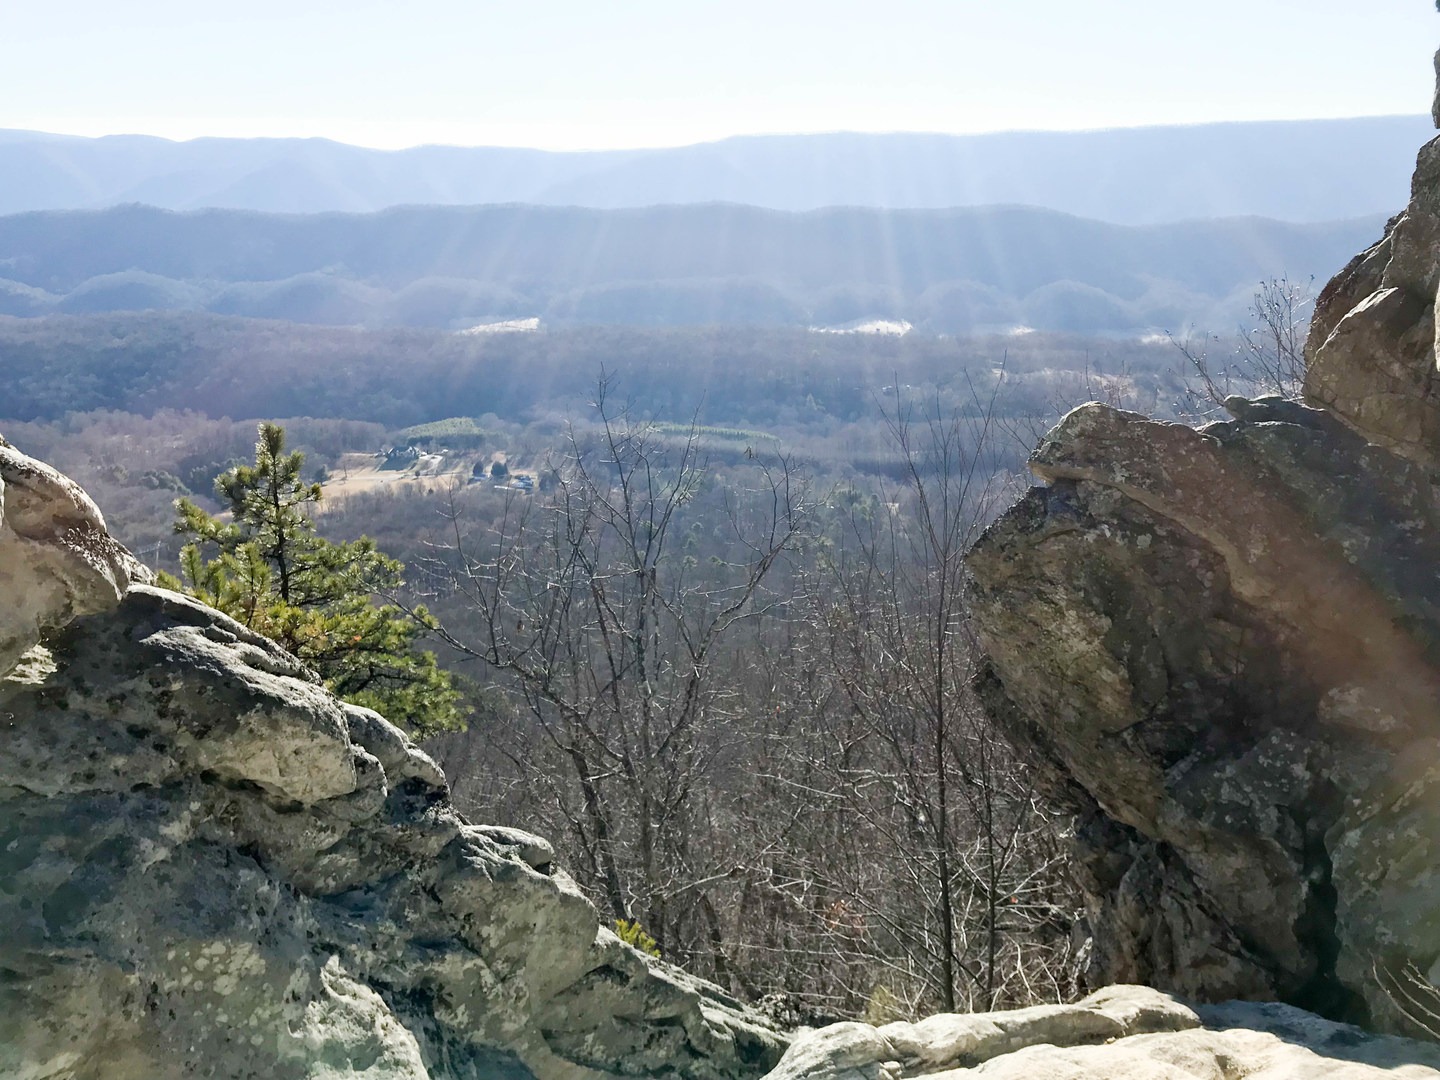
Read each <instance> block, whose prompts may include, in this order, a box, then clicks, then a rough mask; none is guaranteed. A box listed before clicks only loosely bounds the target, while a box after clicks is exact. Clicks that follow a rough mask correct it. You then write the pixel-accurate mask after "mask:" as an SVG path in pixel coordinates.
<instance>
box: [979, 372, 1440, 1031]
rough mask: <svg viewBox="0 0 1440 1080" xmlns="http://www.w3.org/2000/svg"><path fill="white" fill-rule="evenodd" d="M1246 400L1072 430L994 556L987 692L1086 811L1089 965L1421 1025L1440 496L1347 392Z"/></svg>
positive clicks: (1005, 721)
mask: <svg viewBox="0 0 1440 1080" xmlns="http://www.w3.org/2000/svg"><path fill="white" fill-rule="evenodd" d="M1228 405H1229V408H1230V409H1231V411H1232V413H1233V414H1234V415H1235V417H1236V419H1234V420H1233V421H1228V422H1224V423H1216V424H1211V425H1208V426H1206V427H1204V428H1201V429H1199V430H1195V429H1192V428H1188V427H1185V426H1182V425H1177V424H1167V423H1159V422H1155V421H1151V420H1147V419H1146V418H1145V417H1142V416H1138V415H1136V414H1133V413H1125V412H1120V411H1118V410H1115V409H1112V408H1109V407H1108V406H1104V405H1100V404H1091V405H1086V406H1083V407H1081V408H1080V409H1077V410H1075V411H1074V412H1072V413H1071V414H1070V415H1069V416H1067V417H1066V418H1065V419H1064V420H1063V421H1062V422H1061V423H1060V425H1059V426H1058V427H1057V428H1056V429H1055V430H1054V431H1052V432H1051V433H1050V434H1049V435H1048V436H1047V437H1046V439H1045V441H1044V442H1043V443H1042V445H1041V446H1040V448H1039V449H1038V450H1037V451H1036V453H1035V455H1034V457H1033V459H1032V467H1033V469H1034V471H1035V472H1036V473H1037V474H1038V475H1039V476H1040V478H1041V479H1043V480H1044V481H1046V486H1044V487H1038V488H1034V489H1032V490H1031V492H1030V493H1029V494H1028V495H1027V496H1025V498H1023V499H1022V500H1021V501H1020V503H1019V504H1017V505H1016V506H1015V507H1014V508H1012V509H1011V510H1010V511H1009V512H1008V513H1007V514H1006V515H1004V516H1003V517H1002V518H1001V519H1000V520H999V521H998V522H997V523H996V524H995V525H994V526H992V527H991V529H990V530H989V531H988V532H987V533H986V534H985V535H984V536H983V537H982V538H981V540H980V542H979V543H978V544H977V545H976V547H975V549H974V551H973V552H972V554H971V558H970V567H971V571H972V573H973V578H974V592H973V603H974V619H975V625H976V627H977V631H978V633H979V637H980V640H981V643H982V645H983V647H984V649H985V651H986V653H987V654H988V657H989V667H988V671H987V674H986V675H985V677H984V678H983V679H982V680H981V692H982V695H983V696H984V698H985V700H986V702H987V704H988V707H989V710H990V711H991V713H992V714H993V715H994V717H995V718H996V720H997V721H998V722H999V723H1000V724H1001V726H1002V728H1004V729H1005V730H1006V731H1007V733H1008V734H1009V735H1010V737H1011V738H1012V739H1014V740H1015V741H1016V742H1017V743H1018V744H1020V745H1021V746H1022V747H1023V748H1024V749H1025V751H1026V752H1027V754H1028V755H1029V756H1030V757H1031V759H1032V760H1034V761H1035V762H1036V763H1037V766H1038V768H1039V769H1040V771H1041V773H1042V775H1043V776H1044V778H1045V780H1046V782H1047V784H1048V786H1049V788H1050V790H1051V792H1052V794H1053V795H1054V796H1055V797H1056V798H1057V799H1058V800H1060V801H1061V802H1063V803H1065V804H1067V805H1069V806H1070V807H1071V808H1073V809H1074V811H1075V813H1076V815H1077V822H1078V824H1077V829H1076V832H1075V837H1074V845H1075V849H1076V853H1077V856H1078V859H1077V867H1078V871H1079V877H1080V882H1081V885H1082V887H1083V889H1084V891H1085V892H1086V894H1087V896H1088V901H1089V907H1090V919H1091V925H1092V928H1093V931H1094V947H1093V952H1092V954H1091V964H1092V972H1091V977H1092V979H1093V980H1096V981H1097V983H1104V982H1112V981H1126V982H1143V983H1148V984H1151V985H1155V986H1159V987H1162V988H1165V989H1169V990H1173V991H1176V992H1179V993H1182V994H1185V995H1188V996H1192V997H1195V998H1198V999H1201V1000H1209V1001H1217V1000H1223V999H1226V998H1230V997H1244V998H1259V999H1267V998H1268V999H1278V1000H1281V1001H1287V1002H1291V1003H1294V1004H1297V1005H1301V1006H1304V1007H1307V1008H1310V1009H1314V1010H1318V1011H1319V1012H1322V1013H1324V1014H1326V1015H1329V1016H1332V1017H1335V1018H1339V1019H1349V1020H1355V1021H1361V1022H1365V1023H1373V1024H1379V1025H1381V1026H1384V1027H1388V1028H1391V1029H1397V1030H1405V1029H1407V1027H1408V1025H1409V1021H1408V1020H1407V1019H1406V1015H1405V1014H1406V1012H1407V1011H1413V1010H1415V1009H1417V1008H1418V1009H1420V1010H1422V1011H1423V1010H1426V1009H1430V1010H1434V1009H1436V1007H1437V1006H1440V994H1437V993H1436V992H1435V991H1434V990H1433V989H1432V988H1431V987H1430V982H1431V981H1433V980H1434V979H1435V977H1436V975H1437V973H1440V966H1437V964H1440V891H1437V889H1436V878H1435V873H1436V871H1435V869H1434V868H1435V867H1436V866H1437V865H1440V741H1437V739H1436V733H1437V715H1436V708H1437V706H1436V703H1437V702H1440V575H1437V574H1436V572H1435V567H1437V566H1440V506H1437V504H1436V500H1435V494H1434V488H1433V487H1432V485H1431V483H1430V477H1429V474H1428V471H1427V470H1426V469H1425V468H1423V467H1421V466H1419V465H1416V464H1414V463H1412V462H1410V461H1408V460H1406V459H1404V458H1401V457H1399V456H1397V455H1395V454H1392V453H1391V452H1389V451H1387V450H1384V449H1381V448H1379V447H1377V446H1374V445H1372V444H1369V443H1366V442H1365V441H1364V440H1363V439H1362V438H1360V437H1359V436H1357V435H1356V434H1354V433H1353V432H1352V431H1350V430H1349V429H1348V428H1347V427H1346V426H1345V425H1343V424H1341V423H1339V422H1337V421H1336V420H1335V419H1334V418H1333V417H1331V416H1330V415H1329V414H1326V413H1323V412H1319V411H1317V410H1314V409H1308V408H1305V407H1304V406H1300V405H1297V404H1294V403H1291V402H1285V401H1280V400H1278V399H1268V400H1264V399H1262V400H1260V401H1254V402H1250V401H1243V400H1238V399H1236V400H1232V401H1230V402H1229V403H1228ZM1412 998H1414V999H1415V1000H1413V1001H1412V1000H1411V999H1412Z"/></svg>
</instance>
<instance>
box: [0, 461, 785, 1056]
mask: <svg viewBox="0 0 1440 1080" xmlns="http://www.w3.org/2000/svg"><path fill="white" fill-rule="evenodd" d="M0 478H3V498H4V502H3V508H4V525H3V528H0V661H3V664H0V928H3V929H0V1075H3V1076H5V1077H7V1078H40V1077H44V1078H56V1080H59V1078H90V1077H102V1076H103V1077H105V1078H106V1080H131V1078H133V1080H142V1078H143V1080H164V1078H168V1077H174V1078H177V1080H178V1078H180V1077H201V1076H216V1077H225V1078H227V1080H242V1078H252V1077H253V1078H256V1080H259V1078H265V1080H272V1078H287V1077H315V1078H320V1077H340V1076H345V1077H359V1076H365V1077H372V1078H377V1080H378V1078H382V1077H383V1078H387V1080H389V1078H400V1077H404V1078H414V1080H420V1078H427V1077H429V1078H438V1077H447V1078H465V1077H469V1078H475V1080H480V1078H484V1080H504V1078H516V1080H522V1078H530V1077H538V1078H541V1080H547V1078H556V1080H561V1078H563V1080H584V1078H599V1077H609V1076H632V1075H643V1076H653V1077H675V1078H682V1077H683V1078H690V1077H693V1078H696V1080H722V1078H736V1080H738V1078H742V1077H746V1076H758V1075H759V1074H760V1073H762V1072H764V1071H765V1070H766V1069H768V1068H769V1067H770V1066H772V1065H773V1064H774V1063H775V1061H776V1060H777V1059H778V1058H779V1055H780V1052H781V1051H782V1050H783V1040H782V1039H781V1037H780V1036H779V1035H777V1033H776V1032H775V1031H773V1030H771V1029H770V1028H769V1027H767V1026H766V1025H765V1024H764V1023H763V1022H762V1021H760V1020H759V1019H758V1018H757V1017H755V1016H754V1015H752V1014H749V1013H747V1012H746V1011H745V1010H743V1009H741V1008H740V1007H739V1006H738V1004H737V1003H736V1002H734V1001H731V1000H729V999H728V998H726V997H725V995H724V994H723V993H721V992H720V991H719V990H718V989H717V988H715V987H712V986H709V985H707V984H703V983H700V982H698V981H696V980H693V979H690V978H689V977H687V976H686V975H684V974H683V973H682V972H679V971H677V970H675V969H673V968H670V967H667V966H666V965H663V964H660V963H658V962H654V961H651V960H650V959H649V958H648V957H645V956H643V955H641V954H640V953H638V952H636V951H635V950H634V949H632V948H630V947H629V946H627V945H625V944H623V943H622V942H621V941H620V940H619V939H618V938H617V937H615V935H614V934H612V933H610V932H609V931H607V930H605V929H602V928H601V927H600V925H599V923H598V921H597V917H596V913H595V911H594V909H593V908H592V907H591V906H590V904H589V903H588V902H587V901H586V900H585V899H584V897H582V896H581V894H580V893H579V892H578V891H577V890H576V888H575V887H574V885H573V883H571V882H570V881H569V879H568V878H566V876H565V875H564V874H563V873H562V872H560V871H559V870H557V869H556V868H555V867H553V866H552V865H551V852H550V848H549V845H548V844H546V843H545V841H543V840H541V839H540V838H538V837H534V836H530V835H528V834H526V833H522V832H518V831H515V830H510V829H499V828H485V827H477V826H474V825H471V824H469V823H468V822H466V821H465V819H464V818H463V817H461V816H460V815H459V814H458V813H457V812H456V811H455V809H454V808H453V807H452V806H451V805H450V802H449V800H448V789H447V786H446V782H445V777H444V776H443V775H442V774H441V772H440V770H439V769H438V768H437V767H436V765H435V764H434V762H432V761H431V760H430V759H429V758H428V757H426V756H425V754H424V753H422V752H421V751H420V750H418V749H417V748H416V747H415V746H414V745H412V744H411V743H410V742H409V741H408V740H407V739H406V737H405V736H404V735H403V734H402V733H401V732H400V731H399V730H398V729H396V728H395V727H393V726H391V725H390V724H389V723H387V722H386V721H385V720H384V719H382V718H381V717H379V716H378V715H376V714H375V713H372V712H369V711H367V710H364V709H358V708H355V707H352V706H348V705H345V704H343V703H341V702H339V701H338V700H336V699H335V698H334V697H333V696H332V695H331V694H330V693H328V692H327V691H326V690H325V689H324V688H323V687H321V686H320V685H319V684H318V683H317V682H315V681H314V679H313V678H312V677H311V674H310V673H309V672H308V671H307V670H305V669H304V668H303V667H302V666H301V665H300V664H299V663H298V662H297V661H296V660H295V659H294V658H293V657H291V656H290V655H289V654H287V653H285V652H283V651H282V650H280V649H279V648H278V647H276V646H275V645H273V644H272V643H270V642H269V641H267V640H266V639H264V638H261V637H258V636H256V635H255V634H253V633H251V632H250V631H248V630H246V629H245V628H244V627H243V626H241V625H239V624H238V623H235V622H233V621H232V620H230V619H228V618H226V617H225V616H223V615H220V614H218V613H217V612H215V611H213V610H210V609H208V608H206V607H204V606H202V605H200V604H197V603H195V602H193V601H190V600H187V599H185V598H183V597H181V596H178V595H176V594H174V593H170V592H166V591H163V590H159V589H154V588H151V587H148V586H147V585H144V584H136V583H134V582H136V581H137V580H138V579H140V578H141V577H143V573H142V571H140V569H139V568H138V567H137V566H136V564H134V562H133V560H131V559H130V558H129V556H128V555H126V554H125V553H124V551H123V549H121V548H120V547H119V545H117V544H115V543H114V541H112V540H110V539H109V537H108V536H107V535H106V534H105V532H104V528H103V522H102V520H101V518H100V516H99V514H98V512H96V511H95V508H94V506H93V504H91V503H90V501H89V500H88V499H86V498H85V497H84V495H83V493H81V492H79V490H78V489H77V488H75V486H74V485H73V484H70V483H69V482H68V481H66V480H64V478H63V477H59V476H58V475H57V474H55V473H53V472H52V471H50V470H48V469H47V468H45V467H44V466H41V465H39V464H38V463H36V462H33V461H30V460H29V459H27V458H24V457H23V456H21V455H19V454H18V453H16V452H15V451H14V450H11V449H9V448H3V449H0ZM42 635H43V637H42ZM37 638H38V639H40V642H41V643H40V644H38V645H37V644H36V641H37ZM22 650H25V651H24V654H23V656H21V655H19V654H20V652H21V651H22Z"/></svg>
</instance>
